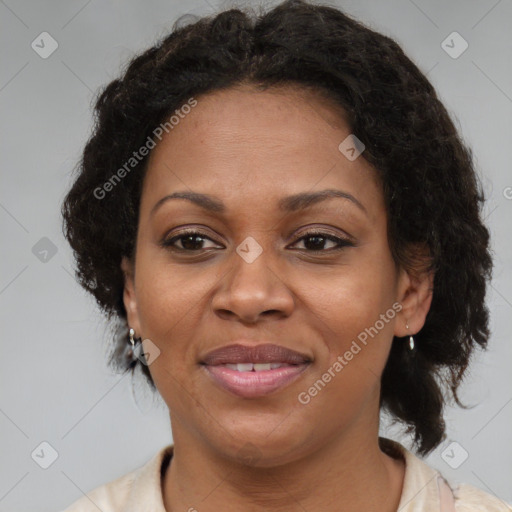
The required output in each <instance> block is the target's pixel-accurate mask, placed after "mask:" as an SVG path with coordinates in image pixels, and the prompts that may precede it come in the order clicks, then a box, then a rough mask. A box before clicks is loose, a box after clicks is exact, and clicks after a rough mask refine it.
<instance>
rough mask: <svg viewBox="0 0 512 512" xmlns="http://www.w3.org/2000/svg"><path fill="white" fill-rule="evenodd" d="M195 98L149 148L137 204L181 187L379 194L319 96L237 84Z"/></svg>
mask: <svg viewBox="0 0 512 512" xmlns="http://www.w3.org/2000/svg"><path fill="white" fill-rule="evenodd" d="M196 101H197V104H196V106H194V107H193V108H191V109H190V112H189V113H188V114H186V115H182V116H181V118H180V120H179V123H177V124H176V125H174V127H173V128H172V129H171V130H170V131H169V133H166V134H165V135H164V136H163V138H162V140H161V142H159V143H158V144H157V146H156V147H155V148H154V149H153V150H152V152H151V155H150V158H149V161H148V167H147V171H146V177H145V180H144V187H143V198H142V204H141V208H145V209H147V208H150V207H151V204H149V203H154V202H156V201H158V200H159V199H160V198H161V196H162V195H165V194H169V193H172V192H173V191H175V190H184V189H189V190H194V191H197V192H205V193H213V194H215V195H217V196H219V195H220V196H222V197H223V198H224V199H225V202H227V203H228V202H230V200H231V201H233V202H236V201H237V200H238V201H240V202H242V203H244V204H248V202H251V201H253V202H254V203H255V204H258V203H259V204H261V200H262V199H265V200H268V199H269V198H271V197H275V198H276V199H277V198H278V197H282V196H284V195H291V194H294V193H299V192H304V191H312V190H315V189H326V188H336V187H337V188H340V187H341V188H345V189H347V191H349V192H350V193H351V194H353V195H355V196H358V195H359V196H364V197H367V198H368V197H369V196H372V195H373V196H375V197H373V198H372V199H371V201H373V202H375V201H379V200H380V197H379V194H380V190H379V184H378V180H377V179H376V173H375V170H374V169H373V167H372V166H371V165H370V164H369V163H368V162H367V161H366V160H365V159H364V158H362V157H359V158H357V159H356V160H354V161H349V160H348V159H347V158H346V157H345V156H344V155H343V154H342V153H341V152H340V150H339V149H338V146H339V145H340V143H341V142H342V141H343V140H344V139H346V137H347V136H349V135H350V133H351V130H350V126H349V125H348V123H347V122H346V117H345V113H344V111H343V109H342V108H341V107H339V106H337V105H335V104H334V103H332V102H330V101H328V100H326V99H325V98H324V97H323V96H321V95H318V94H315V93H314V92H311V91H305V90H301V89H297V88H294V87H281V88H279V89H269V90H266V91H259V90H256V89H254V88H253V87H250V86H240V87H237V88H232V89H227V90H223V91H217V92H213V93H209V94H205V95H202V96H198V97H197V98H196Z"/></svg>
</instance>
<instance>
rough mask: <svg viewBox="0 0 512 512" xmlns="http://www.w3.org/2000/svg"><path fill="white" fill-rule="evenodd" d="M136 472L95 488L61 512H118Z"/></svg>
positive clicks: (124, 501)
mask: <svg viewBox="0 0 512 512" xmlns="http://www.w3.org/2000/svg"><path fill="white" fill-rule="evenodd" d="M136 473H137V471H132V472H130V473H127V474H126V475H123V476H121V477H119V478H117V479H115V480H112V481H111V482H108V483H106V484H104V485H101V486H100V487H96V488H95V489H93V490H92V491H90V492H88V493H87V494H85V495H84V496H82V497H81V498H79V499H78V500H76V501H75V502H73V503H72V504H71V505H70V506H69V507H68V508H66V509H65V510H63V512H98V509H99V510H101V511H102V512H118V511H120V510H122V507H123V506H124V504H125V503H126V499H127V497H128V495H129V492H130V489H131V487H132V484H133V481H134V480H135V477H136Z"/></svg>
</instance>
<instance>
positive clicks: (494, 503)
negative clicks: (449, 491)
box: [453, 484, 512, 512]
mask: <svg viewBox="0 0 512 512" xmlns="http://www.w3.org/2000/svg"><path fill="white" fill-rule="evenodd" d="M453 494H454V497H455V510H456V512H474V511H478V510H485V512H512V506H511V505H509V504H507V503H505V502H504V501H502V500H500V499H499V498H496V497H495V496H493V495H492V494H489V493H487V492H485V491H483V490H481V489H478V488H477V487H473V486H472V485H468V484H460V485H459V486H458V487H455V488H454V489H453Z"/></svg>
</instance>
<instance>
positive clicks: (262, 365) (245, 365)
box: [224, 363, 287, 372]
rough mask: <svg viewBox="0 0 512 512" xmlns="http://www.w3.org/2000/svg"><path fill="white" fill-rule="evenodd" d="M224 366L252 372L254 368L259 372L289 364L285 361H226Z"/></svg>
mask: <svg viewBox="0 0 512 512" xmlns="http://www.w3.org/2000/svg"><path fill="white" fill-rule="evenodd" d="M224 366H225V367H226V368H229V369H230V370H236V371H238V372H251V371H253V370H254V371H256V372H259V371H262V370H275V369H276V368H281V367H282V366H287V365H285V364H283V363H239V364H230V363H226V364H225V365H224Z"/></svg>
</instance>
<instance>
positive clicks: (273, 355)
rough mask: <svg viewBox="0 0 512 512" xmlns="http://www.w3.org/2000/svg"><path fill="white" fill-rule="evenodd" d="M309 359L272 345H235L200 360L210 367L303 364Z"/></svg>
mask: <svg viewBox="0 0 512 512" xmlns="http://www.w3.org/2000/svg"><path fill="white" fill-rule="evenodd" d="M310 361H311V359H310V358H309V357H308V356H307V355H305V354H301V353H300V352H297V351H295V350H291V349H289V348H286V347H283V346H282V345H274V344H272V343H264V344H260V345H255V346H249V345H242V344H240V343H235V344H233V345H226V346H224V347H220V348H217V349H215V350H212V351H211V352H208V353H207V354H206V355H205V356H204V357H203V359H202V361H201V362H202V363H203V364H206V365H210V366H214V365H219V364H238V363H287V364H304V363H308V362H310Z"/></svg>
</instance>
